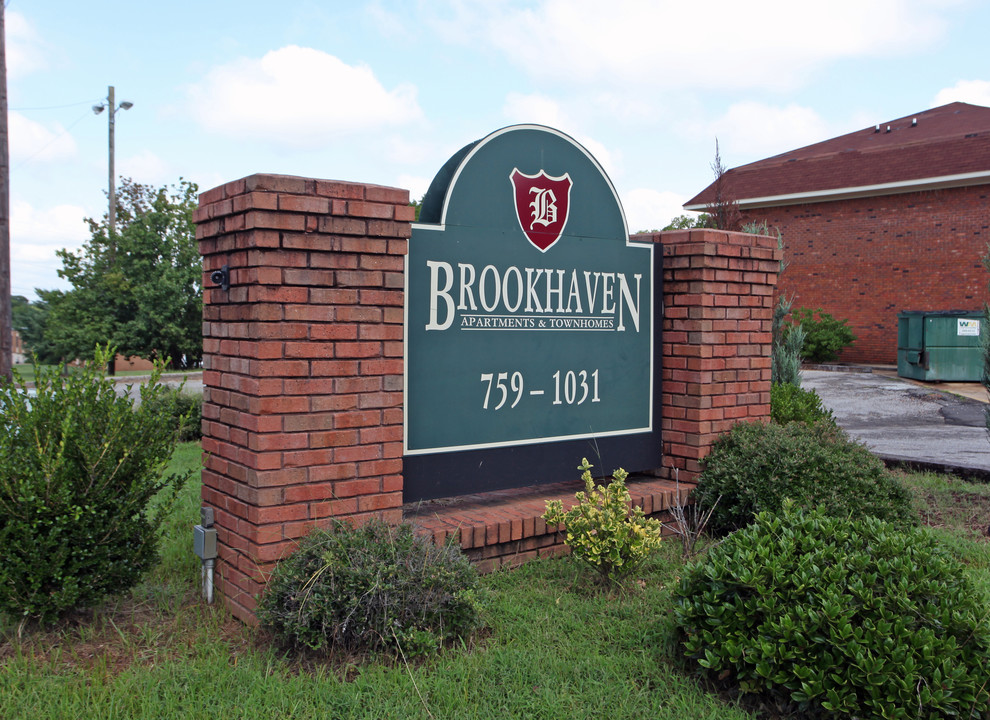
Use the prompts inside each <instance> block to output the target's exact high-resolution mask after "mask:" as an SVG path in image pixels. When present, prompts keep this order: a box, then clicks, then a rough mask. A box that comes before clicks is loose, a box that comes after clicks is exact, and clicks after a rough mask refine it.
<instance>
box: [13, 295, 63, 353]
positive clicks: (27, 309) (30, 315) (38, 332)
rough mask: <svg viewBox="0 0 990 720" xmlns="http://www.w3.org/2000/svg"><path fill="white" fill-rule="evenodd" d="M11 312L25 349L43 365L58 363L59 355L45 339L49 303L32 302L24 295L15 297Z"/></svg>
mask: <svg viewBox="0 0 990 720" xmlns="http://www.w3.org/2000/svg"><path fill="white" fill-rule="evenodd" d="M10 310H11V316H12V318H13V327H14V330H16V331H17V332H18V333H20V335H21V340H22V341H23V342H24V347H25V349H26V350H27V351H28V352H29V353H30V354H32V355H35V356H36V357H37V358H38V361H39V362H41V363H45V364H48V363H52V362H56V361H57V360H58V355H57V354H56V353H55V349H54V348H53V347H52V345H51V343H50V342H48V340H46V339H45V323H46V322H47V319H48V303H46V302H44V301H43V300H39V301H38V302H31V301H29V300H28V299H27V298H26V297H24V296H23V295H14V296H13V297H11V298H10Z"/></svg>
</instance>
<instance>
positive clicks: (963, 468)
mask: <svg viewBox="0 0 990 720" xmlns="http://www.w3.org/2000/svg"><path fill="white" fill-rule="evenodd" d="M873 454H874V455H876V456H877V457H878V458H880V460H881V461H882V462H883V464H884V465H886V466H887V467H888V468H899V469H902V470H920V471H928V472H936V473H941V474H943V475H957V476H958V477H961V478H966V479H967V480H978V481H979V482H985V483H990V470H986V469H984V468H979V467H973V466H971V465H954V464H952V463H941V462H934V461H931V460H918V459H917V458H907V457H900V456H898V455H886V454H884V453H878V452H874V453H873Z"/></svg>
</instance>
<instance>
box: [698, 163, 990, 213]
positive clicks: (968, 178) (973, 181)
mask: <svg viewBox="0 0 990 720" xmlns="http://www.w3.org/2000/svg"><path fill="white" fill-rule="evenodd" d="M984 183H990V170H980V171H979V172H971V173H960V174H959V175H943V176H941V177H931V178H920V179H917V180H901V181H898V182H890V183H880V184H879V185H860V186H858V187H846V188H835V189H833V190H812V191H810V192H802V193H789V194H786V195H767V196H765V197H756V198H745V199H742V200H739V201H738V202H739V208H740V209H741V210H747V209H751V208H761V207H776V206H777V205H802V204H804V203H810V202H830V201H834V200H848V199H850V198H859V197H871V196H874V195H895V194H897V193H906V192H919V191H922V190H938V189H940V188H947V187H966V186H968V185H982V184H984ZM683 207H684V209H685V210H695V211H700V212H704V211H705V210H707V209H708V205H705V204H700V205H699V204H695V205H684V206H683Z"/></svg>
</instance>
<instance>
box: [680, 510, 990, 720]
mask: <svg viewBox="0 0 990 720" xmlns="http://www.w3.org/2000/svg"><path fill="white" fill-rule="evenodd" d="M674 597H675V610H674V616H675V628H676V629H675V636H676V639H677V641H678V645H679V646H680V647H682V648H683V650H684V652H685V654H686V656H687V658H689V659H690V660H691V661H693V662H696V663H697V664H698V665H699V666H701V667H702V668H704V672H706V673H707V674H708V675H710V676H711V677H712V678H713V679H715V678H717V679H731V680H732V681H733V682H734V683H735V684H737V685H738V687H739V688H740V689H741V690H742V691H743V692H746V693H766V694H769V695H770V696H772V698H773V699H774V700H776V701H778V703H779V701H784V702H785V703H786V702H790V703H793V704H794V706H793V707H792V708H789V709H790V710H791V711H792V712H793V713H794V714H795V715H802V716H804V715H806V714H811V713H815V716H817V715H818V713H820V712H821V711H822V710H824V711H826V712H825V713H822V714H824V715H826V716H827V717H885V718H886V717H901V718H942V717H948V716H952V717H961V718H974V719H975V718H985V717H987V716H986V715H985V714H984V713H986V712H988V711H990V688H988V687H987V668H988V667H990V622H988V620H987V611H986V606H987V602H988V601H990V598H983V597H981V596H980V593H978V592H977V591H976V588H975V587H974V586H973V585H972V583H971V582H970V581H969V579H968V578H967V576H966V574H965V572H964V570H963V568H962V566H961V564H960V563H959V562H958V561H956V560H954V559H953V558H951V557H950V556H949V554H948V553H946V552H945V551H943V550H941V548H939V546H938V545H937V543H936V542H935V540H934V539H933V537H932V536H931V535H930V534H929V533H928V532H927V531H924V530H921V529H915V528H912V529H908V530H906V531H901V530H898V529H896V528H894V526H892V525H890V524H889V523H885V522H883V521H880V520H877V519H875V518H865V519H861V520H851V519H848V518H836V517H829V516H827V515H826V514H825V513H824V512H822V511H820V510H816V511H811V512H806V511H803V510H801V509H799V508H797V507H795V506H793V505H788V506H787V507H785V508H784V510H783V512H782V513H781V514H780V515H773V514H771V513H761V514H760V515H758V516H757V518H756V522H755V523H754V524H753V525H752V526H750V527H747V528H744V529H742V530H740V531H738V532H736V533H733V534H732V535H730V536H729V537H728V538H727V539H726V540H725V541H724V542H723V543H721V544H720V545H719V546H718V547H716V548H713V549H712V550H711V551H710V552H709V555H708V557H707V558H706V560H705V561H703V562H700V563H697V564H695V565H693V566H691V567H690V568H689V569H688V570H687V572H686V573H685V576H684V577H683V579H682V580H681V583H680V585H679V587H678V588H677V589H676V590H675V591H674Z"/></svg>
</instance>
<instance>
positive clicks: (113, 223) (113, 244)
mask: <svg viewBox="0 0 990 720" xmlns="http://www.w3.org/2000/svg"><path fill="white" fill-rule="evenodd" d="M132 107H134V103H131V102H127V101H126V100H124V101H123V102H121V103H120V105H118V104H117V101H116V99H115V97H114V88H113V85H110V86H108V87H107V101H106V102H105V103H100V104H99V105H94V106H93V113H94V114H96V115H99V114H100V113H101V112H103V111H104V110H107V109H109V110H110V115H109V117H108V118H107V119H108V121H109V122H108V128H109V143H108V145H109V148H110V162H109V163H108V164H109V172H108V176H109V177H108V182H107V186H108V190H107V195H108V197H109V200H110V207H109V209H108V211H107V240H108V241H109V243H110V247H109V256H110V267H111V268H112V267H114V265H116V261H117V238H116V234H117V182H116V178H115V173H116V170H115V168H114V156H115V151H114V124H115V123H116V117H117V111H118V110H120V109H121V108H123V109H124V110H130V109H131V108H132Z"/></svg>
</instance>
